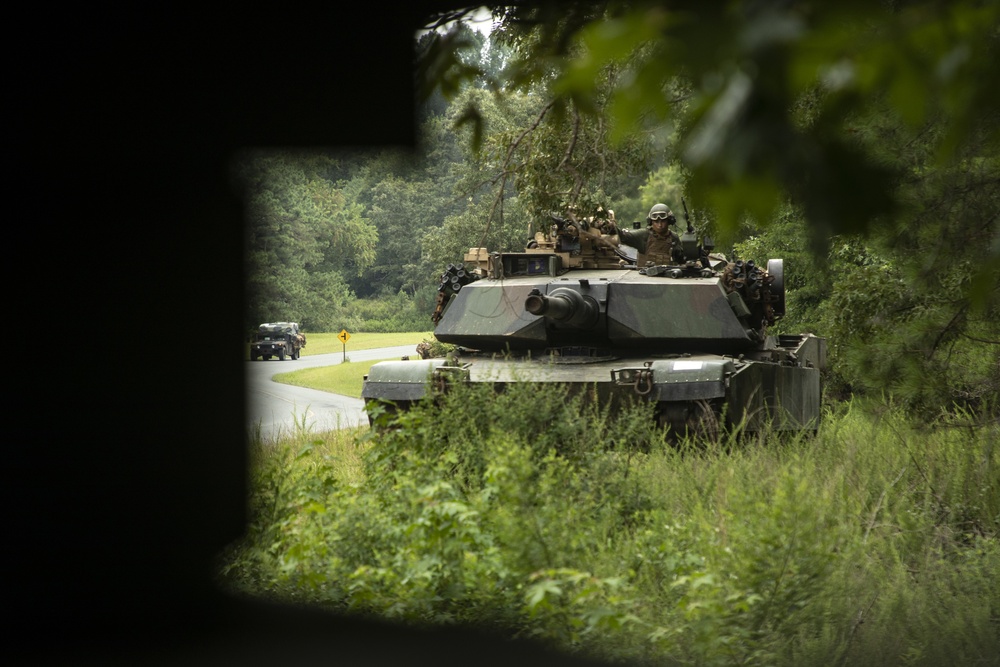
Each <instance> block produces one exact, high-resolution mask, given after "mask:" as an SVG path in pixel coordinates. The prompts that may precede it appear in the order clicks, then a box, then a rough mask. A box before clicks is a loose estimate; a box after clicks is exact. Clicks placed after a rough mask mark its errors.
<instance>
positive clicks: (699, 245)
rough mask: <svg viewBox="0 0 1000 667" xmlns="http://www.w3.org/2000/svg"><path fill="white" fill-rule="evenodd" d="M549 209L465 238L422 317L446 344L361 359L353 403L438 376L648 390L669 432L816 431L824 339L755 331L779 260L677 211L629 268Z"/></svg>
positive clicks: (397, 400) (608, 239)
mask: <svg viewBox="0 0 1000 667" xmlns="http://www.w3.org/2000/svg"><path fill="white" fill-rule="evenodd" d="M685 210H686V207H685ZM552 218H553V224H552V225H551V228H550V229H549V230H548V232H547V233H543V232H539V233H537V234H536V235H535V238H534V239H533V240H532V241H531V242H530V243H529V244H528V247H527V248H525V250H524V251H522V252H512V253H501V252H494V253H490V252H487V250H486V249H484V248H471V249H470V250H469V252H468V253H467V254H466V255H465V257H464V260H465V263H464V264H463V265H451V266H449V267H448V270H447V271H446V272H445V273H444V274H443V275H442V281H441V285H440V288H439V290H438V302H437V306H436V308H435V311H434V314H433V316H432V320H433V321H434V322H435V331H434V336H435V338H436V339H437V340H438V341H440V342H442V343H448V344H451V345H453V346H455V347H454V351H453V352H452V353H451V354H449V355H448V357H447V358H440V359H436V358H425V359H420V360H412V361H411V360H405V361H387V362H381V363H378V364H375V365H373V366H372V368H371V370H370V371H369V373H368V375H367V376H366V377H365V383H364V388H363V391H362V396H363V398H364V399H365V401H366V404H370V403H372V402H382V401H391V402H392V403H393V404H395V405H396V406H398V407H402V408H405V407H407V406H408V405H410V403H412V402H413V401H416V400H419V399H421V398H423V397H424V396H425V395H427V394H428V392H430V391H431V388H432V387H434V386H438V385H442V384H447V385H449V386H452V387H454V386H455V385H456V384H459V383H462V382H468V383H477V382H489V383H492V384H493V385H494V386H497V387H502V386H505V385H506V384H509V383H515V382H535V383H566V384H569V385H573V386H576V387H579V388H587V389H588V390H594V389H596V391H597V395H598V396H599V397H601V398H602V399H606V400H623V399H624V400H628V399H632V400H644V401H651V402H653V403H655V405H656V415H657V419H658V420H659V422H660V424H661V425H663V426H666V427H669V428H671V429H673V430H674V431H676V432H691V431H701V432H707V431H714V430H715V429H718V428H719V427H723V426H730V427H731V426H733V425H736V424H740V425H741V427H742V428H744V429H746V430H748V431H755V430H760V429H763V428H775V429H778V430H803V429H804V430H815V429H816V428H817V425H818V423H819V420H820V391H821V386H820V382H821V378H820V372H821V370H822V369H823V368H824V366H825V361H826V342H825V339H822V338H818V337H816V336H814V335H812V334H795V335H779V336H773V335H770V334H769V333H768V327H769V326H770V325H773V324H774V323H775V322H776V321H777V320H778V319H779V318H780V317H782V316H783V315H784V310H785V289H784V267H783V262H782V260H780V259H772V260H769V261H768V262H767V264H766V265H765V266H759V265H756V264H755V263H754V262H753V261H750V260H748V261H727V260H726V258H725V257H724V256H722V255H719V254H715V253H713V252H712V250H713V247H712V244H711V240H710V239H707V238H706V239H703V240H701V241H699V239H698V237H697V235H696V234H695V233H694V230H693V229H692V226H691V224H690V222H688V229H687V232H686V233H684V234H682V235H680V236H679V237H676V236H675V238H676V239H677V241H678V246H679V247H678V248H677V249H676V250H675V252H674V253H673V259H672V261H671V262H670V263H669V264H666V263H665V264H653V263H651V262H648V263H647V264H646V265H645V266H638V265H637V264H636V263H635V260H634V259H632V258H631V256H629V255H628V254H626V253H625V252H624V251H623V249H622V247H620V246H617V244H616V240H617V237H616V236H608V235H605V234H601V233H600V232H601V229H600V227H599V226H598V225H594V224H587V223H583V222H577V221H576V220H575V219H571V220H563V219H561V218H558V217H556V216H552ZM612 231H613V230H612ZM426 347H428V346H426V345H425V346H424V347H423V348H422V350H424V349H426ZM424 354H426V352H424V351H422V354H421V356H424Z"/></svg>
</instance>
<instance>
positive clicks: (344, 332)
mask: <svg viewBox="0 0 1000 667" xmlns="http://www.w3.org/2000/svg"><path fill="white" fill-rule="evenodd" d="M350 337H351V334H349V333H347V329H341V331H340V333H339V334H337V340H339V341H340V342H341V343H347V341H348V340H349V339H350Z"/></svg>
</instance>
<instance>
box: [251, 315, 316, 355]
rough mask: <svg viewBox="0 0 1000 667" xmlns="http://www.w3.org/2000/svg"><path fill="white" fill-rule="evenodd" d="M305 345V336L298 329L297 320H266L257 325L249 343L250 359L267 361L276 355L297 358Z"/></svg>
mask: <svg viewBox="0 0 1000 667" xmlns="http://www.w3.org/2000/svg"><path fill="white" fill-rule="evenodd" d="M305 346H306V336H305V334H304V333H302V332H301V331H299V325H298V323H297V322H266V323H264V324H261V325H260V326H259V327H257V333H256V334H255V335H254V340H253V342H252V343H251V344H250V361H257V359H263V360H264V361H268V360H269V359H270V358H271V357H277V358H278V359H279V360H280V361H284V360H285V357H289V358H290V359H298V358H299V356H301V350H302V348H303V347H305Z"/></svg>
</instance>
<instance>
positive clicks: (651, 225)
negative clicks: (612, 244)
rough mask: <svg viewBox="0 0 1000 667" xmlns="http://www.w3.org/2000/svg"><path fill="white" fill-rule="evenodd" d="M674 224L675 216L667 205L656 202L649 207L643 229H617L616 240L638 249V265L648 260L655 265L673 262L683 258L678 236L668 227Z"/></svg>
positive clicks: (646, 262) (644, 263) (643, 264)
mask: <svg viewBox="0 0 1000 667" xmlns="http://www.w3.org/2000/svg"><path fill="white" fill-rule="evenodd" d="M674 224H677V218H676V217H674V214H673V212H672V211H671V210H670V209H669V208H668V207H667V205H666V204H656V205H654V206H653V208H651V209H649V215H648V216H646V225H647V227H646V228H645V229H636V230H631V229H619V230H618V241H619V242H620V243H624V244H625V245H628V246H632V247H633V248H635V249H636V250H638V251H639V254H638V256H637V257H636V264H637V265H638V266H640V267H642V266H646V265H647V264H648V263H649V262H652V263H653V264H654V265H656V266H659V265H660V264H674V263H677V262H680V261H682V260H683V257H681V247H680V245H681V244H680V237H678V236H677V234H676V233H675V232H674V231H673V230H672V229H670V225H674Z"/></svg>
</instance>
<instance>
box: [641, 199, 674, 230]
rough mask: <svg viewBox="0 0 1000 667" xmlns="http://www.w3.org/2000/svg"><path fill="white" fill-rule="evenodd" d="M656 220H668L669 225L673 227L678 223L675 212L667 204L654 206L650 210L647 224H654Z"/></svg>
mask: <svg viewBox="0 0 1000 667" xmlns="http://www.w3.org/2000/svg"><path fill="white" fill-rule="evenodd" d="M654 220H666V221H667V224H668V225H673V224H676V222H677V218H676V217H674V212H673V211H671V210H670V208H669V207H668V206H667V205H666V204H654V205H653V208H651V209H649V215H647V216H646V222H647V223H649V224H652V222H653V221H654Z"/></svg>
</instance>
